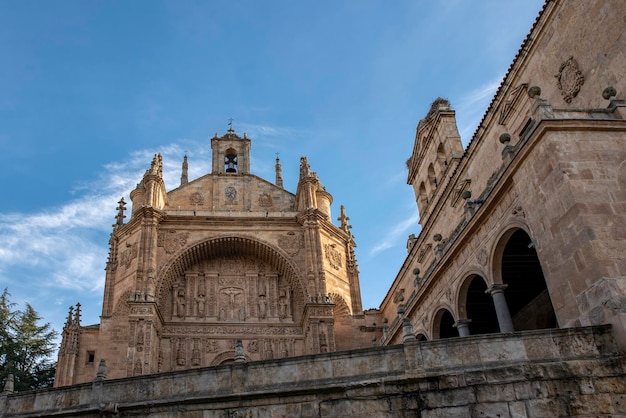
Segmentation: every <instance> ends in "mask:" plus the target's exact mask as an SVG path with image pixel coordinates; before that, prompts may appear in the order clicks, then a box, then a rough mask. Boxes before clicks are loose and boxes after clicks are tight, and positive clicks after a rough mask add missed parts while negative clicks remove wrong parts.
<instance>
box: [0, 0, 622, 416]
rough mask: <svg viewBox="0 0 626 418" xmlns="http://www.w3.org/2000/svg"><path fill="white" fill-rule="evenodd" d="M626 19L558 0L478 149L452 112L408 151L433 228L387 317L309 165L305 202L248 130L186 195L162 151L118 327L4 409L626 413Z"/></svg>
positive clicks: (118, 281) (138, 213) (127, 248)
mask: <svg viewBox="0 0 626 418" xmlns="http://www.w3.org/2000/svg"><path fill="white" fill-rule="evenodd" d="M625 22H626V4H625V3H623V2H619V1H602V0H593V1H591V0H590V1H585V2H569V1H565V0H549V1H547V2H546V3H545V5H544V7H543V9H542V11H541V12H540V14H539V17H538V18H537V20H536V22H535V24H534V25H533V27H532V28H531V31H530V33H529V35H528V36H527V38H526V39H525V40H524V42H523V44H522V46H521V48H520V50H519V52H518V54H517V55H516V57H515V58H514V60H513V63H512V64H511V66H510V67H509V69H508V72H507V74H506V75H505V77H504V80H503V81H502V83H501V85H500V87H499V89H498V91H497V92H496V94H495V97H494V98H493V100H492V101H491V104H490V105H489V108H488V109H487V111H486V113H485V115H484V116H483V119H482V121H481V123H480V124H479V126H478V128H477V130H476V132H475V133H474V135H473V137H472V139H471V141H470V142H469V144H468V145H467V147H465V148H464V147H463V146H462V144H461V141H460V136H459V133H458V129H457V127H456V120H455V111H454V107H453V105H452V104H451V103H450V102H449V101H448V100H446V99H442V98H439V99H437V100H435V101H434V102H433V103H432V105H431V107H430V110H429V111H428V113H427V114H426V115H425V116H424V117H423V118H422V119H421V120H420V121H419V123H418V125H417V128H416V135H415V138H414V142H413V148H412V150H411V149H407V155H408V156H409V158H408V160H407V162H406V165H407V169H408V176H407V183H408V184H409V185H410V186H411V187H412V188H413V192H414V195H415V199H416V205H417V208H418V210H419V213H420V224H421V228H422V229H421V232H420V234H419V235H418V236H413V235H412V236H410V237H409V239H408V241H407V251H408V255H407V258H406V260H405V261H404V263H403V265H402V266H401V268H400V270H399V271H398V273H397V276H396V278H395V280H394V281H393V283H392V285H391V287H390V289H389V291H388V292H387V294H386V295H385V296H384V298H383V300H382V303H381V305H380V308H379V309H376V310H369V311H363V309H362V307H361V301H360V288H359V280H358V268H357V265H356V260H355V256H354V247H355V242H354V239H353V236H352V235H351V233H350V225H349V224H348V218H347V216H346V214H345V210H344V209H343V207H341V210H340V216H339V218H338V221H339V225H338V226H336V225H334V224H333V220H334V219H333V217H332V216H331V211H330V206H331V203H332V196H331V195H330V194H329V193H328V192H327V191H326V190H325V189H324V187H323V186H322V184H321V182H320V179H319V178H318V177H317V175H316V174H315V173H314V172H313V171H311V168H310V167H309V164H308V162H307V160H306V158H302V160H301V165H300V178H299V182H298V186H297V190H296V192H295V194H293V193H290V192H288V191H286V190H284V188H283V185H282V173H281V169H280V161H278V160H277V161H276V179H275V181H274V182H273V183H272V182H268V181H266V180H264V179H261V178H259V177H256V176H254V175H253V174H251V172H250V169H251V167H250V158H249V157H250V146H251V141H250V139H248V138H247V137H246V135H245V134H244V136H243V137H239V136H238V135H237V134H236V133H235V132H234V131H233V130H232V129H230V130H229V131H228V132H227V133H226V134H225V135H223V136H218V135H216V136H215V137H214V138H213V139H212V140H211V147H212V151H213V154H212V158H213V164H212V172H211V173H210V174H207V175H205V176H203V177H201V178H199V179H195V180H193V181H189V180H188V179H187V161H186V159H185V161H184V162H183V166H182V175H181V184H180V186H179V187H178V188H176V189H174V190H171V191H169V192H166V189H165V184H164V183H163V179H162V161H161V157H160V156H159V155H156V156H155V158H154V160H153V162H152V165H151V167H150V169H148V170H147V171H146V174H145V175H144V177H143V179H141V182H140V183H139V184H138V186H137V188H136V189H135V190H134V191H133V192H131V195H130V197H131V200H132V208H131V209H130V216H129V219H128V221H127V222H125V221H124V218H125V217H126V216H128V215H126V213H127V212H126V207H125V205H126V204H125V202H124V201H123V200H122V201H120V206H119V207H118V215H117V221H116V224H115V225H114V230H113V233H112V234H111V240H110V247H111V251H110V255H109V260H108V262H107V268H106V285H105V292H104V293H105V294H104V303H103V312H102V317H101V322H100V324H98V325H95V326H83V325H81V321H80V307H79V306H78V307H77V308H76V309H75V310H71V311H70V314H69V316H68V321H67V324H66V327H65V329H64V331H63V343H62V347H61V350H60V353H59V364H58V369H57V376H56V381H55V388H54V389H49V390H45V391H36V392H32V393H25V394H17V393H11V390H10V385H8V386H5V391H4V392H2V394H0V411H1V410H3V411H5V412H3V413H2V412H0V417H4V416H6V417H9V416H11V417H13V416H15V417H17V416H20V417H26V416H48V415H54V416H130V415H134V416H153V417H166V416H177V417H200V416H202V417H266V416H285V417H320V416H324V417H363V416H375V417H379V416H380V417H409V416H410V417H418V416H419V417H467V416H476V417H478V416H501V417H505V416H507V417H555V416H563V417H564V416H580V417H582V416H603V417H608V416H612V417H617V416H626V357H625V355H624V352H625V351H624V350H626V256H625V254H626V214H625V213H626V211H625V208H626V101H625V100H624V94H625V92H626V85H625V80H626V52H625V51H626V35H625V33H626V32H625V31H624V27H625ZM503 30H505V25H504V26H503ZM101 360H106V362H104V361H101Z"/></svg>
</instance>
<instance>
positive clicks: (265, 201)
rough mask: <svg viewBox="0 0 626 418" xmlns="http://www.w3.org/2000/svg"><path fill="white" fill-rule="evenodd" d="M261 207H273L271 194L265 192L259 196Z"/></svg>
mask: <svg viewBox="0 0 626 418" xmlns="http://www.w3.org/2000/svg"><path fill="white" fill-rule="evenodd" d="M259 206H263V207H270V206H272V196H270V194H269V193H267V192H263V193H261V196H259Z"/></svg>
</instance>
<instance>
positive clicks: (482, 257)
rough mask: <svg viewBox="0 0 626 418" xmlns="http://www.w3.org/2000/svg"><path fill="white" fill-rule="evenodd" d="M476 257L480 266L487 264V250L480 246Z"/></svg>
mask: <svg viewBox="0 0 626 418" xmlns="http://www.w3.org/2000/svg"><path fill="white" fill-rule="evenodd" d="M476 259H477V260H478V262H479V263H480V265H481V266H485V265H487V250H485V249H484V248H481V249H480V250H479V251H478V254H477V255H476Z"/></svg>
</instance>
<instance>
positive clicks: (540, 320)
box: [501, 229, 557, 331]
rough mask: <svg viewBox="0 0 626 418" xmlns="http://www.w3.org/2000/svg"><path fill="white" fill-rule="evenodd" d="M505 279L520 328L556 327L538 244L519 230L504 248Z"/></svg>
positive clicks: (510, 308)
mask: <svg viewBox="0 0 626 418" xmlns="http://www.w3.org/2000/svg"><path fill="white" fill-rule="evenodd" d="M501 263H502V264H501V273H502V282H503V283H504V284H505V285H507V287H506V290H505V291H504V294H505V297H506V302H507V305H508V307H509V312H510V313H511V319H512V321H513V327H514V328H515V330H516V331H523V330H531V329H544V328H556V327H557V321H556V316H555V314H554V308H553V307H552V301H551V300H550V295H549V293H548V288H547V286H546V281H545V278H544V276H543V271H542V269H541V264H540V263H539V257H538V256H537V251H536V250H535V245H534V243H533V242H532V240H531V239H530V237H529V236H528V234H527V233H526V232H525V231H524V230H522V229H516V230H515V231H514V232H513V233H512V234H511V235H510V237H509V238H508V241H507V243H506V245H505V246H504V249H503V251H502V262H501Z"/></svg>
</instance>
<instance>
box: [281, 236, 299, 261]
mask: <svg viewBox="0 0 626 418" xmlns="http://www.w3.org/2000/svg"><path fill="white" fill-rule="evenodd" d="M303 241H304V238H303V237H302V235H300V234H296V233H295V232H287V235H281V236H280V237H278V246H279V247H280V248H282V249H283V250H285V252H286V253H287V254H289V255H290V256H292V257H293V256H295V255H296V254H298V252H299V251H300V248H302V247H303V246H304V242H303Z"/></svg>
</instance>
